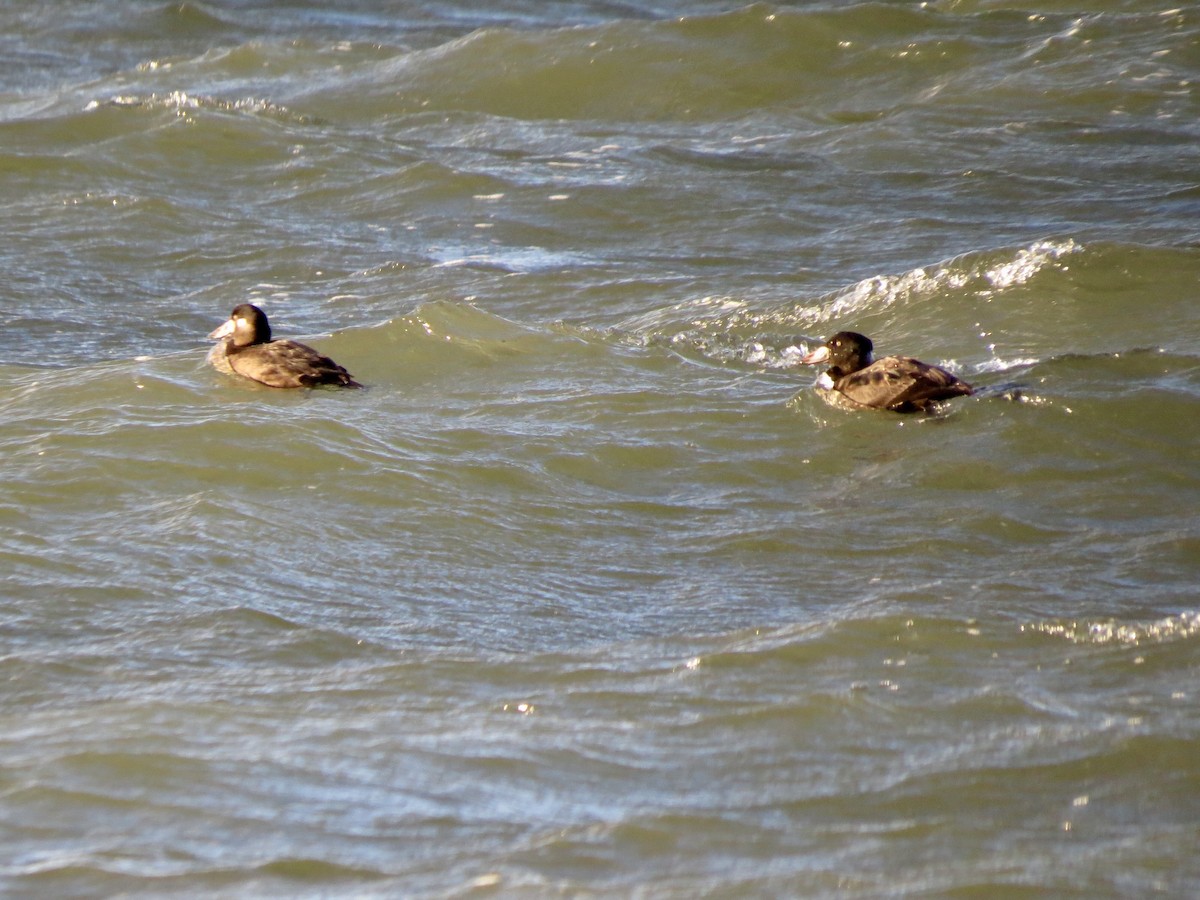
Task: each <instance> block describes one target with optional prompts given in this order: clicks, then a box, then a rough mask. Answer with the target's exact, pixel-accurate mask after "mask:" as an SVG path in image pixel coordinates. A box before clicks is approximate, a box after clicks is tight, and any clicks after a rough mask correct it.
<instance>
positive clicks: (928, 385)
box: [801, 331, 975, 412]
mask: <svg viewBox="0 0 1200 900" xmlns="http://www.w3.org/2000/svg"><path fill="white" fill-rule="evenodd" d="M874 349H875V346H874V345H873V344H872V343H871V339H870V338H868V337H866V336H864V335H861V334H858V333H857V332H855V331H839V332H838V333H837V334H835V335H834V336H833V337H831V338H830V339H829V340H827V341H826V342H825V343H824V344H822V345H821V346H820V347H818V348H817V349H816V350H814V351H813V352H812V353H810V354H808V355H807V356H805V357H804V359H802V360H801V362H802V363H804V364H805V365H809V366H813V365H817V364H818V363H828V364H829V368H828V369H827V370H826V371H825V373H824V374H823V375H822V376H821V378H820V381H819V386H820V388H821V389H822V390H823V391H824V392H825V395H826V399H827V400H828V401H829V402H830V403H831V404H833V405H834V406H841V407H844V408H847V409H890V410H892V411H894V412H929V411H930V408H931V407H932V406H933V405H934V404H936V403H938V402H939V401H942V400H949V399H951V398H953V397H961V396H964V395H967V394H973V393H974V392H975V389H974V388H972V387H971V385H969V384H967V383H966V382H965V381H962V380H960V379H959V378H957V377H955V376H954V375H951V374H950V373H949V372H947V371H946V370H945V369H942V368H940V367H938V366H931V365H929V364H928V363H923V362H921V361H920V360H919V359H913V358H912V357H910V356H885V357H884V358H883V359H877V360H875V361H874V362H872V360H871V353H872V352H873V351H874Z"/></svg>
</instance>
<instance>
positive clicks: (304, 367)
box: [208, 303, 362, 388]
mask: <svg viewBox="0 0 1200 900" xmlns="http://www.w3.org/2000/svg"><path fill="white" fill-rule="evenodd" d="M208 339H209V340H211V341H219V343H218V344H217V346H215V347H213V348H212V350H210V351H209V353H208V361H209V362H210V363H211V364H212V366H213V368H215V369H216V370H217V371H219V372H224V373H225V374H227V375H241V376H242V377H243V378H249V379H250V380H251V381H257V382H258V383H259V384H265V385H267V386H269V387H277V388H298V387H316V386H317V385H322V384H332V385H337V386H340V387H362V385H361V384H359V383H358V382H357V381H355V380H354V378H353V377H352V376H351V375H350V373H349V372H347V371H346V370H345V369H343V368H342V367H341V366H339V365H338V364H337V363H335V362H334V361H333V360H332V359H330V358H329V357H328V356H323V355H321V354H320V353H318V352H317V351H316V350H314V349H313V348H312V347H309V346H308V345H307V344H301V343H300V342H299V341H288V340H279V341H273V340H271V325H270V323H269V322H267V315H266V313H264V312H263V311H262V310H261V309H259V308H258V307H257V306H254V305H253V304H250V303H243V304H241V305H240V306H237V307H235V308H234V310H233V312H232V313H230V315H229V319H228V320H226V322H225V323H224V324H223V325H221V326H220V327H219V328H217V329H216V330H214V331H213V333H212V334H210V335H209V336H208Z"/></svg>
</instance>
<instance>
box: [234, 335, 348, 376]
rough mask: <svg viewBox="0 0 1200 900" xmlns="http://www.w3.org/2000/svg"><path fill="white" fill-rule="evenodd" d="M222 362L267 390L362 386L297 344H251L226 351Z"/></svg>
mask: <svg viewBox="0 0 1200 900" xmlns="http://www.w3.org/2000/svg"><path fill="white" fill-rule="evenodd" d="M226 359H227V361H228V363H229V366H230V368H231V369H232V370H233V371H234V372H235V373H236V374H238V375H243V376H245V377H246V378H251V379H253V380H255V381H257V382H260V383H262V384H265V385H268V386H270V387H278V388H297V387H316V386H317V385H321V384H334V385H340V386H342V387H362V385H361V384H359V383H358V382H357V381H355V380H354V378H353V377H352V376H351V375H350V373H349V372H347V371H346V370H345V369H343V368H342V367H341V366H339V365H338V364H337V363H335V362H334V361H333V360H332V359H330V358H329V357H328V356H322V355H321V354H320V353H318V352H317V351H316V350H314V349H313V348H312V347H309V346H308V345H307V344H301V343H299V342H297V341H271V342H270V343H266V344H253V345H251V346H249V347H244V348H241V349H239V350H236V351H234V350H230V351H228V352H227V354H226Z"/></svg>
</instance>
